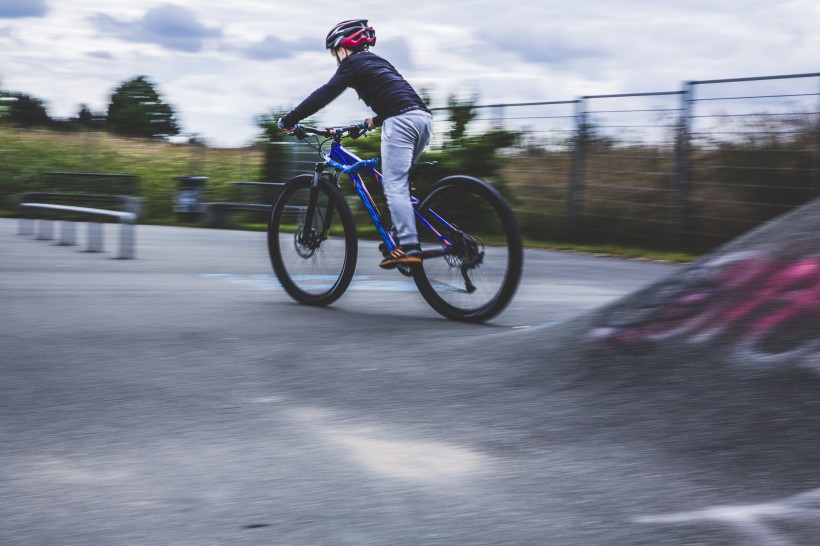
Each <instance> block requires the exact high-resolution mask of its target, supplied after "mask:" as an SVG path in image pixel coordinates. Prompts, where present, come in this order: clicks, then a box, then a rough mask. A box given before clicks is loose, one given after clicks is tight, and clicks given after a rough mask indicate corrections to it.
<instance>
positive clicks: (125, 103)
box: [107, 76, 179, 138]
mask: <svg viewBox="0 0 820 546" xmlns="http://www.w3.org/2000/svg"><path fill="white" fill-rule="evenodd" d="M107 122H108V129H109V130H110V131H111V132H112V133H116V134H119V135H124V136H132V137H141V138H153V137H156V136H160V135H178V134H179V126H178V125H177V122H176V119H175V116H174V110H173V108H171V106H169V105H168V104H166V103H164V102H163V101H162V98H161V97H160V96H159V94H158V93H157V91H156V89H155V88H154V84H153V83H152V82H150V81H149V80H148V79H147V77H146V76H138V77H136V78H134V79H132V80H129V81H127V82H125V83H123V84H122V85H120V86H119V87H118V88H117V89H116V90H115V91H114V93H113V94H112V95H111V100H110V102H109V104H108V116H107Z"/></svg>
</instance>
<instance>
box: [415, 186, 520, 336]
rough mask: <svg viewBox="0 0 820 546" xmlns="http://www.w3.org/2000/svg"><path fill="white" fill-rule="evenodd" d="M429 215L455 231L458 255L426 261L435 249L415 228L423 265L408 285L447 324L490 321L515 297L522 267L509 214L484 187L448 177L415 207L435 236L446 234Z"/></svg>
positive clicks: (491, 190) (421, 228)
mask: <svg viewBox="0 0 820 546" xmlns="http://www.w3.org/2000/svg"><path fill="white" fill-rule="evenodd" d="M431 210H432V211H435V213H436V214H438V215H439V216H441V217H442V218H444V219H445V220H446V221H447V222H449V223H450V224H452V225H455V226H457V227H458V228H459V230H458V234H459V235H457V237H461V247H462V249H461V250H460V251H456V252H455V253H453V254H451V255H449V256H444V257H428V255H429V251H431V250H434V249H436V248H440V247H441V243H440V242H439V240H438V239H437V238H435V237H434V236H432V235H431V233H430V230H428V229H427V228H426V227H425V226H422V225H419V238H420V242H421V244H422V251H423V252H424V254H425V260H424V262H423V263H422V264H421V266H418V267H414V271H413V279H414V280H415V282H416V286H417V287H418V289H419V291H420V292H421V295H422V296H423V297H424V299H425V300H426V301H427V303H429V304H430V306H431V307H432V308H433V309H435V310H436V311H437V312H439V313H440V314H441V315H443V316H445V317H447V318H449V319H452V320H462V321H469V322H480V321H484V320H487V319H490V318H492V317H494V316H496V315H497V314H498V313H500V312H501V311H503V310H504V308H506V307H507V305H508V304H509V303H510V300H511V299H512V297H513V295H515V292H516V290H517V289H518V283H519V281H520V280H521V272H522V268H523V264H524V249H523V244H522V242H521V233H520V231H519V229H518V222H516V220H515V215H514V214H513V212H512V209H510V206H509V205H508V204H507V202H506V201H505V200H504V198H503V197H502V196H501V194H500V193H498V191H497V190H496V189H495V188H493V187H492V186H490V185H489V184H487V183H486V182H484V181H482V180H479V179H477V178H472V177H469V176H451V177H448V178H444V179H442V180H440V181H438V182H436V183H435V184H434V185H433V187H432V188H431V189H430V193H429V194H428V195H427V197H426V198H425V199H424V200H423V201H422V202H421V204H420V205H419V207H418V211H419V213H420V214H421V215H422V217H424V218H425V219H426V220H427V221H428V222H430V223H431V224H432V225H433V227H435V228H436V230H438V231H439V232H441V233H445V232H446V231H449V230H447V229H446V228H445V227H443V224H442V223H441V222H440V221H439V220H438V219H436V218H435V215H433V214H431ZM450 235H452V234H450ZM465 275H466V277H467V278H468V279H469V282H468V281H467V280H466V279H465Z"/></svg>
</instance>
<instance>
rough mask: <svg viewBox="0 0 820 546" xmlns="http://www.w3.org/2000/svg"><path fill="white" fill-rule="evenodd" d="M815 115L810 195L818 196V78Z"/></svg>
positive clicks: (819, 107)
mask: <svg viewBox="0 0 820 546" xmlns="http://www.w3.org/2000/svg"><path fill="white" fill-rule="evenodd" d="M817 82H818V85H817V113H816V114H815V115H814V154H813V157H812V161H811V174H810V176H811V181H810V186H809V187H810V188H811V192H812V195H813V196H814V197H817V196H818V195H820V77H818V78H817Z"/></svg>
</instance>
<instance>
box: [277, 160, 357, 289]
mask: <svg viewBox="0 0 820 546" xmlns="http://www.w3.org/2000/svg"><path fill="white" fill-rule="evenodd" d="M312 180H313V176H312V175H308V174H306V175H301V176H297V177H296V178H294V179H292V180H291V181H289V182H288V183H287V184H286V185H285V187H284V188H283V189H282V192H281V193H280V194H279V197H278V198H277V200H276V202H275V203H274V205H273V209H272V211H271V216H270V222H269V224H268V252H269V254H270V261H271V265H272V266H273V271H274V272H275V273H276V276H277V278H278V279H279V282H280V283H281V284H282V288H284V289H285V291H286V292H287V293H288V294H289V295H290V296H291V297H292V298H293V299H295V300H296V301H298V302H301V303H305V304H308V305H328V304H330V303H333V302H334V301H336V300H337V299H339V297H340V296H341V295H342V294H344V292H345V290H347V287H348V286H349V285H350V281H351V279H352V278H353V272H354V270H355V269H356V257H357V253H358V240H357V238H356V225H355V223H354V221H353V214H352V213H351V211H350V207H349V206H348V204H347V202H346V201H345V199H344V196H343V195H342V192H341V191H339V188H337V187H336V186H335V185H334V184H332V183H330V182H328V181H327V180H324V179H321V180H320V181H319V186H318V188H317V195H316V205H315V209H314V210H313V219H312V221H311V222H310V225H306V218H307V213H308V205H309V203H310V192H311V188H310V186H311V182H312Z"/></svg>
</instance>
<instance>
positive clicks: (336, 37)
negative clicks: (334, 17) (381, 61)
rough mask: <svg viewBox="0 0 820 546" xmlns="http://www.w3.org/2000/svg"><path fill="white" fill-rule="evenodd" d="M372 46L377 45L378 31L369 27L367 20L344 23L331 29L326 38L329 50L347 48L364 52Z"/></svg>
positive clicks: (326, 45) (353, 20)
mask: <svg viewBox="0 0 820 546" xmlns="http://www.w3.org/2000/svg"><path fill="white" fill-rule="evenodd" d="M372 45H376V31H375V30H374V29H373V27H369V26H367V19H352V20H350V21H342V22H341V23H339V24H338V25H336V26H335V27H333V28H332V29H330V32H328V33H327V38H325V47H326V48H328V49H336V48H337V47H346V48H348V49H352V50H354V51H362V50H366V49H367V48H368V47H370V46H372Z"/></svg>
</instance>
